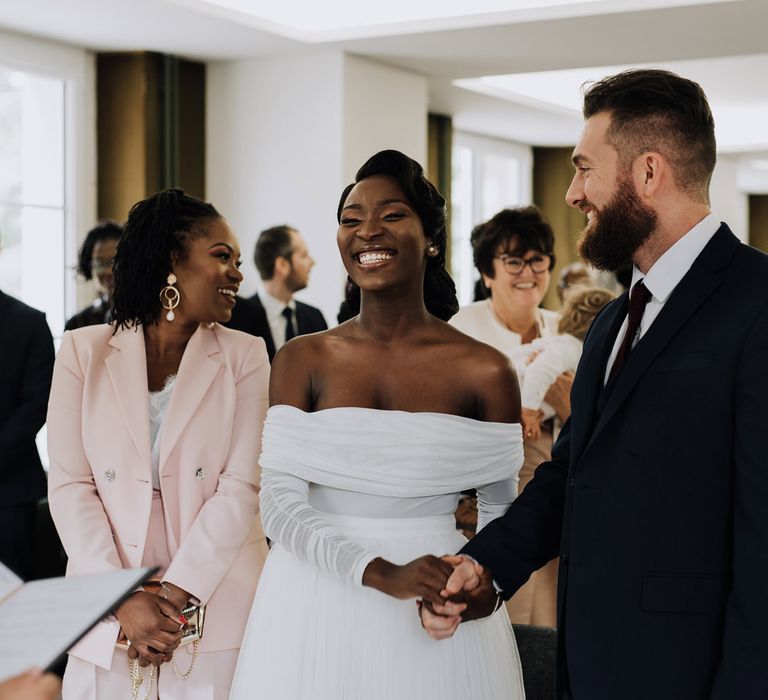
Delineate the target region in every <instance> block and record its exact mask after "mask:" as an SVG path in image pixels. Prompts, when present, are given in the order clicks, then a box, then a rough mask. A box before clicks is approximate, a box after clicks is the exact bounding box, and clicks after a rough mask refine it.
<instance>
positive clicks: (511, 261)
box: [493, 253, 552, 275]
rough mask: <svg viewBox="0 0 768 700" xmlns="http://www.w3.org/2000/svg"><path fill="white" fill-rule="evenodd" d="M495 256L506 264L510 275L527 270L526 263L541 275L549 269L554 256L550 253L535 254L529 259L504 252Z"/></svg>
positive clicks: (505, 267)
mask: <svg viewBox="0 0 768 700" xmlns="http://www.w3.org/2000/svg"><path fill="white" fill-rule="evenodd" d="M493 257H494V258H498V259H499V260H501V262H502V263H503V264H504V269H505V270H506V271H507V272H508V273H509V274H510V275H519V274H521V273H522V272H523V270H525V266H526V265H530V266H531V270H532V271H533V272H534V273H535V274H537V275H540V274H542V273H544V272H546V271H547V270H549V265H550V262H551V261H552V258H551V257H550V256H549V255H534V256H533V257H531V258H528V259H527V260H526V259H525V258H518V257H516V256H514V255H507V254H506V253H502V254H501V255H494V256H493Z"/></svg>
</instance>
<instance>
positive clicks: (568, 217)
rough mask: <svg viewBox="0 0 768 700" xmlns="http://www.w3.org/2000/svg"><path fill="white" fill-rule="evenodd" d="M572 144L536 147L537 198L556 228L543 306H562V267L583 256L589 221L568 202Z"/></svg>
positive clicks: (571, 176)
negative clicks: (580, 246) (582, 234)
mask: <svg viewBox="0 0 768 700" xmlns="http://www.w3.org/2000/svg"><path fill="white" fill-rule="evenodd" d="M572 152H573V149H572V148H544V147H536V148H534V149H533V201H534V203H535V204H536V206H538V207H539V209H541V211H542V212H543V214H544V216H545V217H546V218H547V220H548V221H549V223H550V225H551V226H552V229H553V231H554V232H555V251H554V252H555V258H556V263H555V269H554V271H553V272H552V283H551V284H550V286H549V291H548V292H547V295H546V297H544V302H543V306H544V307H546V308H548V309H558V308H559V307H560V301H559V300H558V298H557V280H558V277H559V275H560V270H561V269H562V268H563V266H565V265H567V264H568V263H571V262H574V261H576V260H578V259H579V257H578V255H577V254H576V240H577V239H578V235H579V231H581V229H583V228H584V226H585V224H586V218H585V216H584V215H583V214H582V213H581V212H580V211H579V210H578V209H573V208H572V207H569V206H568V205H567V204H566V203H565V193H566V191H567V190H568V186H569V185H570V184H571V179H572V178H573V172H574V171H573V165H572V164H571V153H572Z"/></svg>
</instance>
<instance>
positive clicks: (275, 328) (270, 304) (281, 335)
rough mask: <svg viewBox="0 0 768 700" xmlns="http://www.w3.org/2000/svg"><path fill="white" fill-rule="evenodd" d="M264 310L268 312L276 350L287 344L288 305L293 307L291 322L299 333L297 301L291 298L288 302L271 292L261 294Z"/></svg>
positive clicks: (294, 330) (296, 332)
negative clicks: (286, 319)
mask: <svg viewBox="0 0 768 700" xmlns="http://www.w3.org/2000/svg"><path fill="white" fill-rule="evenodd" d="M259 298H260V299H261V303H262V304H263V305H264V310H265V311H266V312H267V321H268V322H269V330H270V332H271V333H272V340H273V341H274V343H275V352H277V351H278V350H279V349H280V348H281V347H283V345H285V316H283V309H284V308H285V307H286V306H287V307H289V308H290V309H291V323H293V333H294V335H298V334H299V324H298V319H297V318H296V301H295V300H294V299H293V298H291V300H290V301H289V302H288V303H287V304H286V303H285V302H284V301H281V300H280V299H277V298H275V297H273V296H272V295H271V294H270V293H269V292H266V291H265V292H264V294H263V295H262V294H259Z"/></svg>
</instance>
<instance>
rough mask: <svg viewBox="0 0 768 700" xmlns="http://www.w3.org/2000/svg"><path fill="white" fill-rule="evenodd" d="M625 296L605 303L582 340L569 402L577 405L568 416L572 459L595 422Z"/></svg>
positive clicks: (584, 442) (588, 435) (576, 454)
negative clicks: (576, 409) (607, 303)
mask: <svg viewBox="0 0 768 700" xmlns="http://www.w3.org/2000/svg"><path fill="white" fill-rule="evenodd" d="M627 299H628V295H627V294H626V293H625V294H623V295H622V296H620V297H619V298H618V299H617V300H616V301H614V302H612V303H611V304H610V305H609V306H607V307H606V309H605V311H604V312H603V313H601V314H600V316H599V317H598V318H597V319H595V322H594V323H593V325H592V327H591V328H590V330H589V333H588V335H587V338H586V339H585V341H584V352H583V354H582V356H581V362H580V363H579V367H578V371H577V372H576V378H575V380H574V385H573V403H574V404H577V405H578V406H579V410H578V411H575V412H574V413H573V415H572V416H571V436H572V437H571V439H572V441H573V442H572V446H571V454H572V456H573V458H574V463H575V460H576V459H578V456H579V455H580V454H581V451H582V450H583V449H584V447H585V446H586V444H587V442H588V441H589V439H590V437H591V434H592V428H593V427H594V425H595V412H596V410H597V402H598V399H599V397H600V394H601V392H602V388H603V377H604V376H605V368H606V364H607V362H608V357H609V356H610V354H611V350H612V349H613V344H614V342H615V341H616V336H617V334H618V332H619V328H621V324H622V323H623V322H624V318H625V317H626V315H627Z"/></svg>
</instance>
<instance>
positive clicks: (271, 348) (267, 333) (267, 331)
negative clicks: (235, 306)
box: [251, 294, 276, 362]
mask: <svg viewBox="0 0 768 700" xmlns="http://www.w3.org/2000/svg"><path fill="white" fill-rule="evenodd" d="M251 301H252V302H253V303H254V306H255V307H256V311H257V313H258V316H259V326H260V327H261V328H262V329H263V333H262V336H261V337H262V338H264V343H266V346H267V355H269V361H270V362H272V358H273V357H274V356H275V352H276V350H275V340H274V338H273V337H272V329H271V328H270V327H269V319H268V318H267V310H266V309H265V308H264V304H262V303H261V299H259V295H258V294H254V295H253V296H252V297H251Z"/></svg>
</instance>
